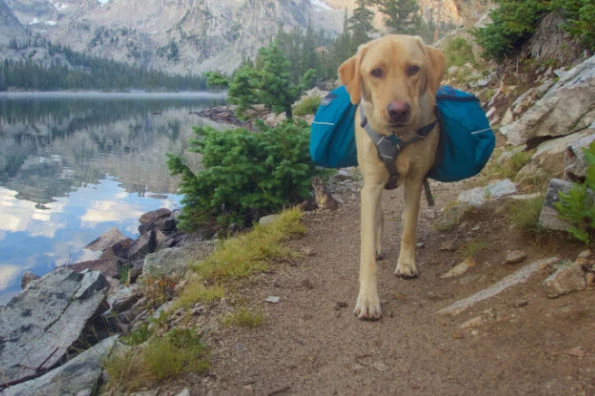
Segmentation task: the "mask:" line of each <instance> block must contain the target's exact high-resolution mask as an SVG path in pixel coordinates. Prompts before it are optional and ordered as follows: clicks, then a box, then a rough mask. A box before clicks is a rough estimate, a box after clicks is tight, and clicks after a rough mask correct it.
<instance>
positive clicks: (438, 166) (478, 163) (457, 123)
mask: <svg viewBox="0 0 595 396" xmlns="http://www.w3.org/2000/svg"><path fill="white" fill-rule="evenodd" d="M436 103H437V104H438V113H439V115H440V116H439V118H440V143H439V144H438V149H437V151H436V160H435V162H434V165H433V166H432V168H431V169H430V171H429V172H428V177H430V178H432V179H435V180H438V181H442V182H453V181H458V180H463V179H467V178H469V177H472V176H475V175H476V174H478V173H479V172H480V171H481V170H482V169H483V167H484V166H485V164H486V162H488V160H489V159H490V156H491V155H492V151H493V150H494V146H495V144H496V136H495V135H494V132H493V131H492V128H491V127H490V123H489V121H488V119H487V117H486V115H485V112H484V111H483V109H482V108H481V103H480V101H479V99H478V98H477V97H476V96H475V95H473V94H470V93H467V92H464V91H461V90H458V89H455V88H453V87H450V86H442V87H440V89H439V90H438V93H437V95H436Z"/></svg>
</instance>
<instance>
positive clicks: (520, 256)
mask: <svg viewBox="0 0 595 396" xmlns="http://www.w3.org/2000/svg"><path fill="white" fill-rule="evenodd" d="M526 258H527V253H525V252H524V251H523V250H513V251H512V252H509V253H508V254H507V255H506V259H505V261H506V263H507V264H518V263H522V262H523V261H525V259H526Z"/></svg>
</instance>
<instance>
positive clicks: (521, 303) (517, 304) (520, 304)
mask: <svg viewBox="0 0 595 396" xmlns="http://www.w3.org/2000/svg"><path fill="white" fill-rule="evenodd" d="M527 305H529V301H528V300H526V299H521V300H518V301H516V302H515V303H514V304H512V306H513V307H514V308H521V307H526V306H527Z"/></svg>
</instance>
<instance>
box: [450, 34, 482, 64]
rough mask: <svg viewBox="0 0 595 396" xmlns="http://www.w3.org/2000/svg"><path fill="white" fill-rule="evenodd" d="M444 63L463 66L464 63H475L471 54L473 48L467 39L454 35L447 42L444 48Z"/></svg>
mask: <svg viewBox="0 0 595 396" xmlns="http://www.w3.org/2000/svg"><path fill="white" fill-rule="evenodd" d="M444 53H445V55H446V65H447V66H448V67H451V66H463V65H464V64H466V63H471V64H476V63H477V62H475V57H474V56H473V48H472V47H471V44H469V42H468V41H467V40H465V39H464V38H462V37H455V38H453V39H452V40H450V41H449V42H448V44H447V45H446V48H445V50H444Z"/></svg>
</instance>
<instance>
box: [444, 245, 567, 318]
mask: <svg viewBox="0 0 595 396" xmlns="http://www.w3.org/2000/svg"><path fill="white" fill-rule="evenodd" d="M559 261H560V259H559V258H557V257H550V258H546V259H542V260H538V261H534V262H533V263H531V264H527V265H525V266H524V267H522V268H521V269H519V270H518V271H516V272H514V273H512V274H510V275H508V276H507V277H505V278H504V279H502V280H500V281H498V282H496V283H494V284H493V285H492V286H490V287H488V288H487V289H483V290H480V291H478V292H477V293H475V294H473V295H471V296H469V297H466V298H463V299H462V300H458V301H456V302H454V303H453V304H451V305H449V306H448V307H446V308H443V309H441V310H440V311H438V314H440V315H458V314H460V313H461V312H463V311H465V310H467V309H468V308H470V307H472V306H473V305H475V304H477V303H479V302H481V301H484V300H486V299H488V298H491V297H494V296H495V295H497V294H499V293H501V292H502V291H504V290H506V289H508V288H509V287H512V286H515V285H518V284H520V283H525V282H527V280H529V278H530V277H531V276H532V275H534V274H535V273H536V272H538V271H540V270H542V269H544V268H547V267H548V266H550V265H553V264H554V263H557V262H559Z"/></svg>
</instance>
